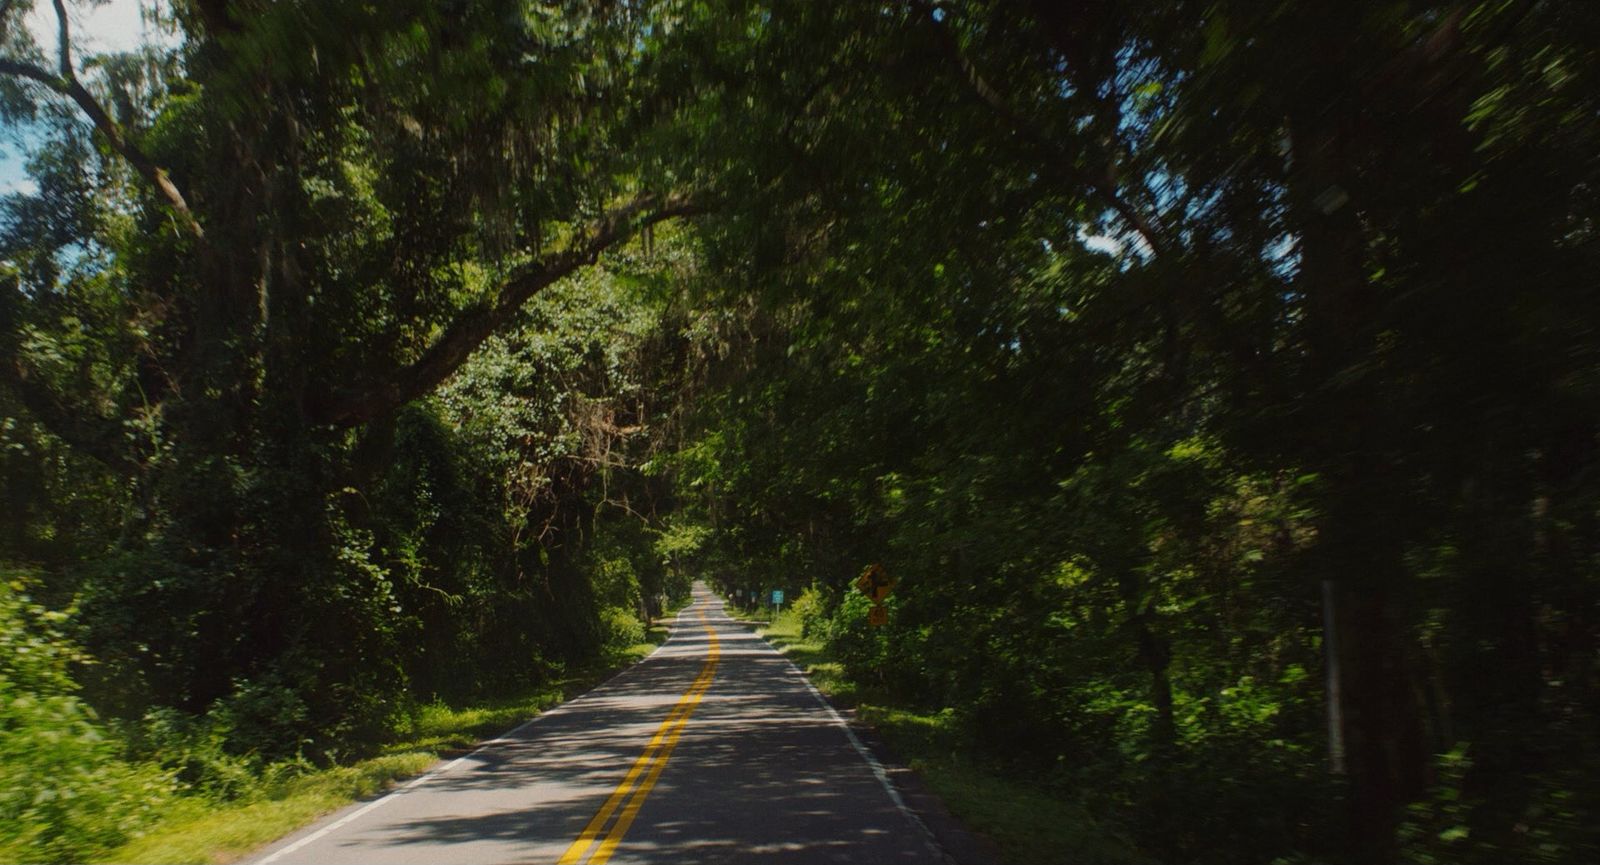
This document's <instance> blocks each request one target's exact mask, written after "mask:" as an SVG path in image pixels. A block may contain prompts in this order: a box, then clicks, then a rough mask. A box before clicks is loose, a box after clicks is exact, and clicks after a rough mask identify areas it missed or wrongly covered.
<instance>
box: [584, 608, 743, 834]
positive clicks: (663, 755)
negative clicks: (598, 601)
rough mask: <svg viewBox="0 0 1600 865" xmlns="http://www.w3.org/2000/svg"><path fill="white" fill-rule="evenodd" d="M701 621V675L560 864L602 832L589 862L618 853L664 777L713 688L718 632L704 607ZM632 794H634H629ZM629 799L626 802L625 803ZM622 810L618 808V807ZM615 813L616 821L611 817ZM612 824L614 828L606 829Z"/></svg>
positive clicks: (701, 610) (717, 654) (674, 707)
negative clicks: (706, 645) (703, 635)
mask: <svg viewBox="0 0 1600 865" xmlns="http://www.w3.org/2000/svg"><path fill="white" fill-rule="evenodd" d="M698 612H699V614H700V623H701V624H702V625H704V626H705V629H706V636H707V637H708V638H709V642H710V647H709V648H708V649H707V651H706V662H705V665H704V666H702V667H701V668H700V675H699V676H698V677H697V678H696V679H695V680H694V684H692V685H690V686H689V690H688V691H685V692H684V694H683V696H682V697H679V698H678V703H677V705H675V706H673V707H672V711H671V712H669V713H668V714H667V718H666V720H664V721H662V722H661V726H660V727H658V728H656V734H655V735H654V736H652V737H651V739H650V744H648V745H646V746H645V749H644V753H642V754H640V755H639V759H637V760H635V761H633V767H632V768H630V769H629V770H628V774H627V776H626V777H624V778H623V779H622V783H620V784H618V785H617V789H616V790H613V791H612V793H611V795H610V796H609V797H607V799H606V801H605V804H603V805H601V806H600V810H599V811H598V812H596V813H595V815H594V819H592V820H590V821H589V825H587V826H585V827H583V832H581V833H580V834H579V835H578V840H576V841H573V842H572V846H570V847H568V848H567V852H566V853H563V854H562V855H561V858H560V859H559V860H557V862H558V865H575V863H578V862H582V861H584V855H585V854H586V853H588V852H589V848H590V847H593V846H594V843H595V839H596V838H599V837H600V835H601V833H604V834H605V839H604V840H602V841H601V842H600V846H599V847H597V848H595V851H594V855H592V856H589V862H590V865H604V863H605V862H607V861H609V860H610V859H611V854H612V853H614V852H616V849H617V845H618V844H620V843H621V842H622V836H624V835H626V834H628V827H629V826H632V825H633V818H634V817H636V816H638V814H639V808H640V806H642V805H644V800H645V799H646V798H648V797H649V795H650V790H651V788H653V787H655V785H656V779H657V778H660V777H661V770H662V769H665V768H666V767H667V760H668V759H670V758H671V757H672V749H673V748H675V747H677V745H678V737H679V736H681V735H683V728H684V727H685V726H687V725H688V723H689V716H690V715H691V714H693V713H694V707H695V706H696V705H698V704H699V703H700V698H701V697H703V696H705V693H706V691H707V690H708V689H709V688H710V687H711V680H712V679H714V678H716V675H717V658H718V656H720V655H721V654H722V650H721V648H720V646H719V644H718V642H717V632H716V631H715V630H714V629H713V628H712V627H711V622H710V621H709V620H707V619H706V611H705V608H704V607H702V608H701V609H700V610H698ZM630 793H631V794H632V795H631V796H630V795H629V794H630ZM623 800H627V804H625V805H624V804H623ZM619 805H620V806H621V810H620V811H618V806H619ZM613 816H615V817H616V820H615V821H613V820H612V819H611V818H612V817H613ZM608 823H609V824H610V826H611V830H610V831H609V832H607V831H606V825H607V824H608Z"/></svg>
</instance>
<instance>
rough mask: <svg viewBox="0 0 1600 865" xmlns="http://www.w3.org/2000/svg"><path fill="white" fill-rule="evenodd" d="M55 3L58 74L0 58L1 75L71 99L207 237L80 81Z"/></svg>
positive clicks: (172, 187) (60, 1)
mask: <svg viewBox="0 0 1600 865" xmlns="http://www.w3.org/2000/svg"><path fill="white" fill-rule="evenodd" d="M53 2H54V3H55V8H56V55H57V57H56V62H57V66H58V70H59V71H58V72H57V73H54V74H53V73H51V72H49V71H47V70H46V69H44V68H42V67H40V66H37V65H35V64H32V63H28V62H26V61H21V60H9V59H0V74H5V75H10V76H12V77H15V78H27V79H29V80H32V81H37V82H38V83H40V84H43V85H44V86H45V87H48V88H49V89H50V90H52V91H53V92H55V93H57V94H60V95H62V96H65V97H67V98H68V99H71V100H72V101H73V103H74V104H76V105H77V106H78V109H79V110H80V111H82V112H83V113H84V114H85V115H86V116H87V117H88V118H89V121H90V122H91V123H93V124H94V128H95V129H97V130H99V132H100V134H101V135H102V136H104V137H105V139H106V143H107V144H109V145H110V146H111V149H112V150H114V151H116V153H117V154H118V155H119V156H121V157H122V158H123V159H126V160H127V161H128V164H129V165H132V166H133V170H134V171H137V172H138V173H139V176H140V177H143V178H144V179H145V180H146V181H148V182H149V183H150V185H151V186H154V187H155V189H156V192H157V194H159V195H160V196H161V197H162V198H163V199H164V200H165V201H166V202H167V204H168V205H170V206H171V207H172V209H173V210H174V211H175V212H176V213H177V214H178V218H179V221H180V222H182V223H183V226H184V228H185V229H186V230H187V231H188V232H189V233H190V234H192V235H194V236H195V237H197V238H204V237H205V230H204V229H202V228H201V226H200V222H199V220H197V219H195V216H194V212H193V211H192V210H190V209H189V202H188V201H187V200H186V199H185V198H184V197H183V193H182V192H180V191H179V190H178V187H177V185H176V184H174V183H173V182H172V178H170V177H168V176H167V172H166V170H165V169H163V168H162V167H161V166H159V165H157V164H156V162H155V160H153V159H151V158H150V157H149V155H148V154H146V153H145V152H144V151H142V150H140V149H139V148H138V147H137V146H136V145H135V144H133V142H131V141H129V140H128V137H127V136H126V135H125V134H123V131H122V127H121V126H119V125H118V124H117V122H116V121H115V120H113V119H111V115H110V114H109V113H107V112H106V110H105V108H104V106H102V105H101V104H100V103H99V101H98V100H96V99H95V98H94V94H92V93H90V92H89V90H88V88H86V87H84V86H83V82H81V81H79V80H78V75H77V73H76V72H75V71H74V70H73V68H72V33H71V28H70V25H69V23H68V21H67V7H66V3H65V0H53Z"/></svg>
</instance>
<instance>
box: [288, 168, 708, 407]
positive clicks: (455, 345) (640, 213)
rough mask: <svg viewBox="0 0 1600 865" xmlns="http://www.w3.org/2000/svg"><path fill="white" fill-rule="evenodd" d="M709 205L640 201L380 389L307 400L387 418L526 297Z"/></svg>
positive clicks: (527, 275)
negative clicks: (635, 237)
mask: <svg viewBox="0 0 1600 865" xmlns="http://www.w3.org/2000/svg"><path fill="white" fill-rule="evenodd" d="M706 210H707V208H706V207H705V206H703V205H701V204H698V203H696V202H694V201H692V200H691V199H689V198H688V197H687V196H669V197H667V198H666V199H658V198H657V197H656V196H653V195H642V196H639V197H637V198H635V199H633V200H632V201H630V202H628V203H627V204H625V205H623V206H621V207H618V208H616V209H615V210H612V211H610V212H609V213H607V214H606V215H605V216H604V217H602V218H601V219H599V220H597V221H596V222H595V223H593V224H591V225H590V226H589V227H588V229H587V230H585V231H584V232H583V233H582V234H581V235H580V236H579V237H577V238H575V239H574V240H573V242H572V243H570V244H569V245H568V246H567V248H566V249H563V250H561V251H560V252H557V253H553V254H551V255H548V256H545V257H543V258H540V259H539V260H537V261H534V262H531V263H529V264H526V265H523V266H522V267H519V268H517V269H516V270H515V271H514V272H513V273H512V274H511V276H510V278H508V279H507V280H506V282H505V284H504V285H502V286H501V287H500V291H499V292H498V293H497V294H496V295H495V297H494V298H493V299H492V300H489V301H486V302H483V303H479V304H477V305H475V306H472V307H469V308H468V309H466V310H464V311H463V312H462V313H461V314H459V315H458V316H456V318H455V320H454V321H452V322H451V323H450V325H449V326H448V327H446V328H445V330H444V333H442V334H440V335H439V338H438V339H436V340H434V342H433V344H432V345H430V346H428V348H427V350H426V351H424V352H423V353H422V356H421V357H419V358H418V359H417V360H416V361H415V362H413V363H411V364H410V365H408V366H406V367H405V368H403V369H401V370H400V371H399V372H397V373H396V374H395V375H394V376H393V377H392V378H390V379H388V380H387V381H385V382H382V383H380V384H378V385H376V386H372V387H368V388H364V389H360V390H344V391H334V392H331V393H328V394H326V395H324V396H322V397H320V398H318V397H312V398H310V399H308V400H307V401H306V413H307V415H309V416H310V417H311V419H312V420H315V421H318V422H320V423H327V424H333V425H336V426H356V425H358V424H362V423H366V422H367V421H370V420H374V419H376V418H379V417H382V416H384V415H386V414H388V413H390V412H392V411H394V410H396V409H398V408H400V407H401V406H403V405H405V404H406V403H408V402H410V401H412V400H414V399H417V398H419V397H421V396H424V395H425V394H427V393H429V392H430V391H432V390H433V389H434V388H436V387H438V386H439V384H440V383H442V382H443V381H444V380H445V379H446V378H449V377H450V374H451V373H453V372H455V371H456V370H457V369H458V368H459V367H460V366H461V364H463V363H465V362H466V360H467V358H468V357H469V356H471V354H472V352H473V351H474V350H475V349H476V348H477V347H478V346H479V345H481V344H483V341H484V340H486V339H488V338H489V337H490V336H491V335H492V334H493V333H494V332H495V331H497V330H499V329H501V328H503V327H505V326H506V325H507V324H509V323H510V322H511V320H512V318H513V317H514V316H515V315H516V314H517V311H518V310H519V309H521V308H522V305H523V304H525V303H527V301H528V300H529V298H531V297H533V296H534V295H535V294H537V293H539V292H540V291H541V290H543V289H544V288H545V287H547V286H549V285H550V284H552V283H554V282H556V281H557V280H559V279H561V278H563V277H565V276H568V275H570V274H572V273H574V272H576V271H577V270H578V269H579V268H582V267H584V266H586V265H590V264H593V263H595V261H596V260H597V259H599V257H600V254H601V253H602V252H604V251H606V250H607V249H609V248H610V247H612V246H614V245H616V244H618V243H620V242H622V241H625V240H627V239H629V238H630V237H632V236H633V235H634V234H635V233H637V232H638V231H639V230H641V229H643V228H645V227H647V226H651V225H655V224H656V223H658V222H663V221H665V220H668V219H673V218H677V217H684V216H694V215H697V214H700V213H704V212H706Z"/></svg>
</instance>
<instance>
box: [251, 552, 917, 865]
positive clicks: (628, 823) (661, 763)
mask: <svg viewBox="0 0 1600 865" xmlns="http://www.w3.org/2000/svg"><path fill="white" fill-rule="evenodd" d="M940 858H941V857H939V856H938V855H937V854H936V853H935V850H934V847H933V846H932V845H931V844H930V842H929V841H928V836H927V834H926V833H925V832H924V831H923V829H922V828H921V825H920V824H919V823H918V822H916V821H915V819H914V818H912V817H911V816H910V815H909V814H908V813H907V812H906V811H905V810H904V809H903V808H902V807H901V806H900V803H899V801H898V794H895V793H891V788H890V787H889V786H888V785H887V784H886V783H885V782H884V781H883V780H882V779H881V770H878V769H877V768H876V767H875V766H873V765H871V764H870V763H869V761H868V758H867V756H866V752H864V751H862V750H861V749H860V746H859V743H858V742H856V740H855V738H854V736H853V734H851V733H849V732H848V731H847V730H846V728H845V727H844V725H843V724H842V723H840V721H839V720H838V717H837V715H835V714H834V713H833V712H832V710H831V709H829V708H828V707H827V706H826V705H825V704H824V703H823V702H822V701H821V698H819V697H817V696H816V695H815V693H814V692H813V691H811V690H810V688H809V685H808V684H807V683H806V681H805V679H804V678H803V677H802V676H801V675H800V673H799V671H798V670H796V669H795V668H794V666H793V665H792V664H790V663H789V661H788V660H787V659H785V658H784V657H783V656H782V655H780V654H778V653H777V652H775V651H773V649H772V648H771V647H770V646H768V645H767V644H766V643H765V642H764V641H762V640H760V639H759V638H757V637H755V636H754V635H752V634H751V633H750V632H749V631H748V630H746V629H745V627H743V626H742V625H740V624H738V623H737V622H734V621H733V620H732V619H730V618H728V616H727V614H726V613H724V612H723V609H722V603H721V601H719V600H717V599H716V597H715V596H714V595H712V594H711V592H710V591H709V590H707V589H706V588H705V587H704V586H703V585H698V584H697V585H696V587H695V590H694V602H693V603H692V604H691V605H690V606H689V607H688V608H686V609H685V610H684V611H683V612H682V613H681V614H680V615H679V616H678V619H677V622H676V624H675V625H674V627H673V630H672V636H671V639H669V640H668V641H667V643H666V644H665V645H664V646H662V647H661V648H660V649H658V650H657V651H656V653H655V654H653V655H651V656H650V657H649V658H648V659H646V660H645V661H643V662H642V663H640V664H638V665H636V666H634V667H632V668H631V669H629V670H627V671H626V672H624V673H622V674H621V675H620V676H618V677H616V678H615V679H612V680H611V681H610V682H608V683H606V684H605V685H602V686H601V687H599V688H597V689H595V690H594V691H591V692H589V693H588V694H585V695H584V696H582V697H579V698H578V699H576V700H572V701H570V702H568V703H566V704H564V705H562V706H560V707H559V708H556V709H553V710H551V711H549V712H546V713H545V714H544V715H541V716H540V717H538V718H536V719H534V720H533V721H530V722H528V723H527V724H524V725H523V726H521V727H518V728H517V729H515V730H513V731H511V732H510V733H508V734H506V735H505V736H502V737H501V738H499V739H496V740H494V741H492V742H490V743H488V744H487V745H485V746H484V747H482V748H480V749H479V750H477V751H475V752H473V753H471V754H469V755H467V756H465V757H462V758H461V759H459V760H456V761H454V762H452V763H449V764H447V765H445V766H443V767H441V768H439V769H436V770H434V771H433V772H431V773H429V774H427V775H423V776H421V777H420V778H418V779H417V780H415V781H412V782H411V783H409V784H407V785H405V786H403V787H401V788H399V789H398V790H396V791H394V792H392V793H390V794H389V795H387V796H384V797H383V798H381V799H377V800H374V801H371V802H367V803H363V804H358V805H354V806H351V807H350V808H348V809H346V810H344V811H342V812H340V813H337V814H334V815H332V816H331V817H329V818H327V819H326V820H324V821H322V822H321V823H318V824H316V825H314V826H311V827H309V828H307V829H305V830H303V831H301V832H299V833H296V834H295V835H291V836H289V837H288V838H285V839H283V840H282V841H279V842H278V843H277V844H274V845H273V846H272V847H270V848H268V849H267V850H266V851H264V852H263V853H262V854H260V855H259V856H258V857H257V858H255V859H254V860H252V861H254V862H255V863H256V865H288V863H296V862H305V863H320V865H340V863H369V862H393V863H410V862H415V863H465V862H472V863H492V862H517V863H529V862H541V863H567V865H575V863H593V865H603V863H605V862H607V861H609V862H613V863H618V865H622V863H658V862H694V863H702V862H706V863H709V862H729V863H731V862H738V863H754V865H768V863H774V865H775V863H797V865H798V863H822V862H851V863H880V862H881V863H934V862H939V861H940Z"/></svg>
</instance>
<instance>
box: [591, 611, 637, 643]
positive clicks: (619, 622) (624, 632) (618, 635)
mask: <svg viewBox="0 0 1600 865" xmlns="http://www.w3.org/2000/svg"><path fill="white" fill-rule="evenodd" d="M600 633H601V636H602V639H603V640H604V643H603V645H604V646H605V648H606V651H609V652H620V651H623V650H624V649H627V648H628V647H629V646H633V645H637V644H639V643H642V642H644V624H643V623H642V622H640V621H639V617H638V616H636V615H634V614H633V612H632V611H631V610H626V609H623V608H622V607H606V608H605V609H604V610H601V611H600Z"/></svg>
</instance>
